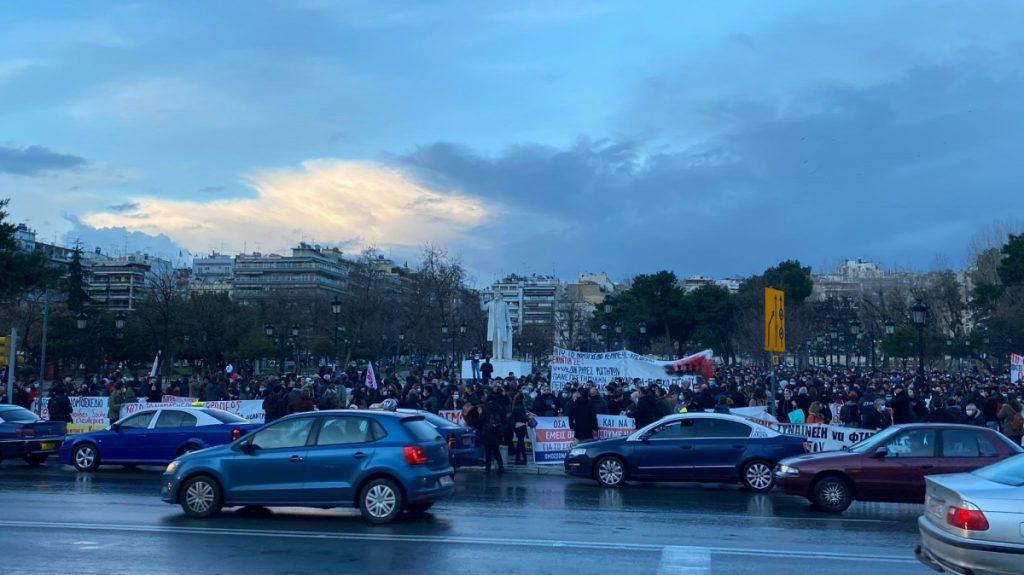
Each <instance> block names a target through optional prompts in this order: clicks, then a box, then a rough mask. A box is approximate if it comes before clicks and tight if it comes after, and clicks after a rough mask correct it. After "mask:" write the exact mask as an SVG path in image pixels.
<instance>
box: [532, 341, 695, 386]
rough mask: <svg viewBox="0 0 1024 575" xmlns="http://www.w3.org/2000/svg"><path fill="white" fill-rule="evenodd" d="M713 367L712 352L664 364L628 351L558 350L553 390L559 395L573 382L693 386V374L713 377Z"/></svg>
mask: <svg viewBox="0 0 1024 575" xmlns="http://www.w3.org/2000/svg"><path fill="white" fill-rule="evenodd" d="M710 365H711V351H710V350H705V351H702V352H700V353H696V354H693V355H691V356H688V357H684V358H682V359H677V360H674V361H660V360H657V359H653V358H650V357H647V356H645V355H640V354H638V353H633V352H632V351H628V350H620V351H608V352H597V353H590V352H583V351H572V350H569V349H563V348H560V347H556V348H554V351H553V352H552V358H551V390H552V391H555V392H557V391H559V390H560V389H562V388H563V387H565V385H566V384H567V383H569V382H570V381H572V380H573V379H575V380H577V381H579V382H580V383H586V382H587V381H593V382H594V383H596V384H597V385H598V387H600V388H602V389H603V388H604V387H605V386H606V385H608V384H609V383H611V382H612V381H614V380H615V379H616V378H622V379H623V380H625V381H626V382H632V380H633V379H639V380H640V383H641V385H644V386H646V385H650V384H651V383H654V382H655V381H657V380H661V383H662V385H664V386H666V387H667V386H669V385H672V384H673V383H674V384H677V385H680V386H682V384H683V383H684V382H685V383H692V381H693V373H703V374H705V376H707V375H708V374H710V373H711V372H710V371H709V370H710ZM669 371H671V373H669ZM687 371H692V372H693V373H687Z"/></svg>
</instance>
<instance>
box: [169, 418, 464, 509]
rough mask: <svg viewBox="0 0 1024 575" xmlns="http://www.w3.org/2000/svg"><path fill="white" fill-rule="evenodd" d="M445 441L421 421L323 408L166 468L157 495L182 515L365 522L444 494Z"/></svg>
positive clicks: (448, 479) (426, 504)
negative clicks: (336, 513) (333, 514)
mask: <svg viewBox="0 0 1024 575" xmlns="http://www.w3.org/2000/svg"><path fill="white" fill-rule="evenodd" d="M454 473H455V470H454V469H452V467H451V464H450V463H449V461H448V451H447V448H446V446H445V441H444V439H442V437H441V435H440V434H439V433H438V431H437V429H436V428H434V427H433V426H432V425H430V424H429V423H427V421H426V420H425V419H424V418H423V416H421V415H407V414H402V413H394V412H390V411H377V410H331V411H316V412H311V413H300V414H294V415H290V416H288V417H285V418H282V419H279V420H277V421H275V422H273V423H271V424H268V425H267V426H265V427H263V428H262V429H260V430H258V431H256V432H254V433H251V434H249V435H247V436H246V437H243V438H241V439H239V440H238V441H235V442H233V443H231V444H228V445H222V446H218V447H214V448H211V449H205V450H202V451H197V452H195V453H190V454H187V455H183V456H182V457H179V458H178V459H175V460H174V461H172V462H171V464H170V465H168V466H167V469H166V471H165V472H164V475H163V478H162V481H161V498H162V499H163V500H164V501H166V502H168V503H175V504H179V505H181V508H182V509H183V510H184V511H185V514H186V515H188V516H190V517H209V516H212V515H214V514H216V513H218V512H219V511H220V510H221V508H222V507H225V506H227V507H237V506H266V507H275V506H286V507H319V508H329V507H358V508H359V510H360V511H361V512H362V515H363V517H364V518H365V519H366V520H367V521H369V522H371V523H388V522H390V521H393V520H394V519H396V518H397V517H398V515H399V514H400V513H401V512H402V511H403V510H405V511H409V512H412V513H422V512H424V511H426V510H427V509H429V508H430V507H431V505H433V504H434V502H435V501H437V500H438V499H441V498H444V497H447V496H449V495H450V494H451V492H452V490H453V485H454Z"/></svg>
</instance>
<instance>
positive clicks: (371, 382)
mask: <svg viewBox="0 0 1024 575" xmlns="http://www.w3.org/2000/svg"><path fill="white" fill-rule="evenodd" d="M363 385H365V386H366V387H367V388H369V389H377V376H376V374H374V373H373V362H367V364H366V381H364V382H363Z"/></svg>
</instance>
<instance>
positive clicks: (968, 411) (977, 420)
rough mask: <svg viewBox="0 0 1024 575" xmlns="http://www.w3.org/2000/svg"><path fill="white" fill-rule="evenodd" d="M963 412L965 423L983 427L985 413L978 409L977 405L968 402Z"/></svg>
mask: <svg viewBox="0 0 1024 575" xmlns="http://www.w3.org/2000/svg"><path fill="white" fill-rule="evenodd" d="M964 414H965V415H966V416H967V419H966V421H964V423H966V424H967V425H977V426H978V427H985V415H984V414H983V413H982V412H981V410H980V409H978V406H977V405H975V404H973V403H968V404H967V407H966V408H964Z"/></svg>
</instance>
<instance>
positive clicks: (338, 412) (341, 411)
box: [287, 409, 419, 418]
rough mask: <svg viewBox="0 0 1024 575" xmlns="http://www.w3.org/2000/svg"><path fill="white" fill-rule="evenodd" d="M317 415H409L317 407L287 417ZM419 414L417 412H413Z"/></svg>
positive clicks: (404, 414)
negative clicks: (316, 408)
mask: <svg viewBox="0 0 1024 575" xmlns="http://www.w3.org/2000/svg"><path fill="white" fill-rule="evenodd" d="M303 415H307V416H319V415H381V416H384V417H395V418H399V417H409V414H408V413H396V412H394V411H387V410H384V409H319V410H317V411H304V412H302V413H292V414H291V415H288V416H287V417H296V416H303ZM415 415H419V414H415Z"/></svg>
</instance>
